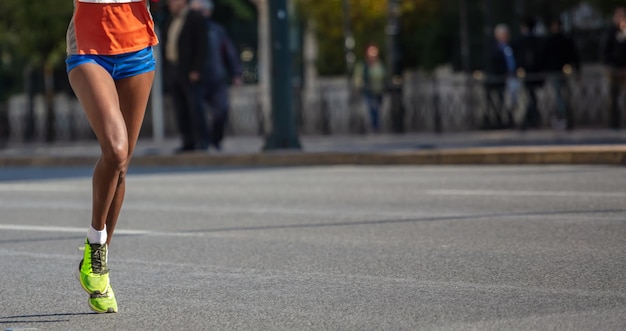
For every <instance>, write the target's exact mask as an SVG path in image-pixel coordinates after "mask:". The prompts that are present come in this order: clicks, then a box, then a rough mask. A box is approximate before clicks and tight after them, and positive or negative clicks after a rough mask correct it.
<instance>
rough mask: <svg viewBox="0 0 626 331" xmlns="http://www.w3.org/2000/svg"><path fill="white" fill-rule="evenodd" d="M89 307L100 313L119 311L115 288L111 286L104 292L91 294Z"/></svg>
mask: <svg viewBox="0 0 626 331" xmlns="http://www.w3.org/2000/svg"><path fill="white" fill-rule="evenodd" d="M89 307H90V308H91V310H93V311H95V312H96V313H99V314H103V313H117V301H116V300H115V294H114V293H113V288H112V287H111V286H109V289H108V290H107V291H106V292H104V293H103V294H100V293H94V294H90V295H89Z"/></svg>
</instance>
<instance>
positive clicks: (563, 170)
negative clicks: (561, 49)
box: [0, 166, 626, 331]
mask: <svg viewBox="0 0 626 331" xmlns="http://www.w3.org/2000/svg"><path fill="white" fill-rule="evenodd" d="M89 175H90V169H88V168H78V169H38V168H24V169H10V168H2V169H0V329H5V330H25V329H36V330H113V329H115V330H383V329H384V330H415V329H424V330H472V329H473V330H502V329H506V330H516V329H517V330H533V329H535V330H546V329H550V330H592V329H593V330H596V331H597V330H623V329H626V277H625V273H626V168H625V167H586V166H578V167H570V166H551V167H548V166H544V167H534V166H525V167H518V166H507V167H485V166H482V167H390V166H388V167H347V166H343V167H300V168H273V169H176V168H172V169H145V170H141V169H134V170H133V173H132V174H131V175H130V176H129V178H128V189H127V200H126V205H125V209H124V210H123V212H122V215H121V219H120V223H119V226H118V231H117V233H116V236H115V238H114V240H113V243H112V245H111V247H110V252H109V267H110V269H111V279H112V286H113V288H114V289H115V293H116V296H117V299H118V303H119V307H120V312H119V313H117V314H107V315H98V314H94V313H91V311H90V310H89V308H88V306H87V295H86V294H85V293H84V292H83V291H82V289H81V287H80V285H79V284H78V282H77V281H76V280H75V278H74V276H73V272H74V269H75V268H77V266H78V261H79V260H80V254H81V252H79V251H78V250H77V248H78V247H79V246H80V245H81V243H82V242H83V240H84V237H85V233H86V228H87V225H88V220H89V217H90V201H91V198H90V194H91V193H90V190H91V179H90V177H89Z"/></svg>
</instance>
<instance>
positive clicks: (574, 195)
mask: <svg viewBox="0 0 626 331" xmlns="http://www.w3.org/2000/svg"><path fill="white" fill-rule="evenodd" d="M425 193H426V194H428V195H443V196H446V195H449V196H454V195H457V196H507V197H568V198H570V197H571V198H590V197H594V198H626V192H583V191H513V190H507V191H499V190H427V191H425Z"/></svg>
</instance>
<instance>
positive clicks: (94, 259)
mask: <svg viewBox="0 0 626 331" xmlns="http://www.w3.org/2000/svg"><path fill="white" fill-rule="evenodd" d="M90 246H91V270H93V273H95V274H104V273H106V271H107V269H106V267H107V263H106V254H107V251H106V245H99V244H93V245H91V244H90Z"/></svg>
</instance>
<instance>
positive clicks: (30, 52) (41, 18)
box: [0, 0, 73, 141]
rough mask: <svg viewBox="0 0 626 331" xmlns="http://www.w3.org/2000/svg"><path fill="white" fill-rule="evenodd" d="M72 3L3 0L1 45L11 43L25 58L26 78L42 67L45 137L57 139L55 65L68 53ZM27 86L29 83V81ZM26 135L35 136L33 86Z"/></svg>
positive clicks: (49, 0)
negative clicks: (55, 130)
mask: <svg viewBox="0 0 626 331" xmlns="http://www.w3.org/2000/svg"><path fill="white" fill-rule="evenodd" d="M72 10H73V7H72V3H71V2H70V1H58V0H37V1H23V0H2V2H0V44H5V45H9V46H10V47H11V48H13V49H15V50H16V51H17V53H18V54H16V56H20V57H22V58H24V59H25V62H26V67H25V69H24V70H25V77H28V76H30V75H29V72H30V71H31V70H34V68H42V71H43V76H44V79H43V80H44V89H45V96H46V98H45V99H46V109H47V121H46V123H47V124H46V127H47V130H46V140H48V141H52V140H54V138H55V137H54V135H55V133H54V103H53V97H54V86H53V85H54V84H53V82H54V77H53V73H54V67H55V66H56V65H57V64H59V63H61V62H62V60H63V58H64V56H65V32H66V30H67V26H68V23H69V20H70V18H71V15H72ZM27 86H28V84H27ZM27 92H28V93H29V94H30V95H31V97H30V98H29V100H31V105H30V106H29V108H30V110H29V116H28V117H29V122H30V123H27V135H28V137H27V138H32V135H33V131H34V130H33V127H34V125H33V122H34V116H33V110H32V93H33V92H32V88H31V89H30V91H27Z"/></svg>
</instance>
